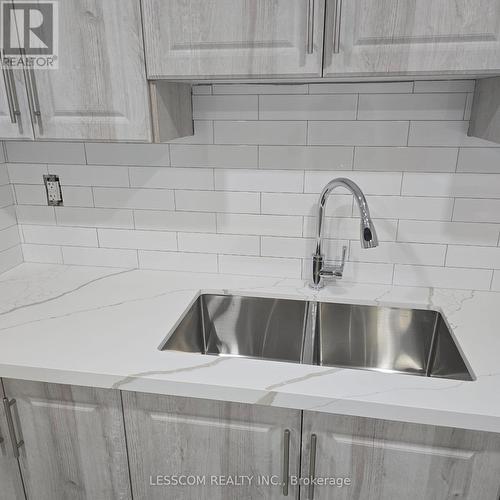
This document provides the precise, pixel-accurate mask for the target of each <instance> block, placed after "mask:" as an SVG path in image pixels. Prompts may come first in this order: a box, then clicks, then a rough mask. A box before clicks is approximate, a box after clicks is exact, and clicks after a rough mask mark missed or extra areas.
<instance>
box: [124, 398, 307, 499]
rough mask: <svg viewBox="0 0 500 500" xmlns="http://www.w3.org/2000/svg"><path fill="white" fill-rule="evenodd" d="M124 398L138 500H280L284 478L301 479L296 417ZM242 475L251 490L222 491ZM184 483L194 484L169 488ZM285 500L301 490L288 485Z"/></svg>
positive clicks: (258, 409)
mask: <svg viewBox="0 0 500 500" xmlns="http://www.w3.org/2000/svg"><path fill="white" fill-rule="evenodd" d="M122 394H123V407H124V413H125V426H126V431H127V444H128V451H129V460H130V473H131V477H132V491H133V496H134V499H135V500H157V499H158V500H159V499H172V498H175V499H176V500H184V499H186V500H191V499H197V500H234V499H235V498H266V499H281V498H284V497H285V495H284V491H283V484H282V483H283V482H286V481H284V478H285V477H286V476H287V471H288V473H289V474H290V475H294V476H298V472H299V456H300V415H301V412H300V411H298V410H287V409H282V408H271V407H267V406H257V405H246V404H238V403H225V402H220V401H209V400H203V399H193V398H182V397H173V396H158V395H151V394H142V393H134V392H123V393H122ZM287 449H288V451H287ZM241 476H250V477H251V478H252V480H251V484H250V480H248V479H245V478H243V479H240V483H241V484H240V485H230V484H228V485H226V486H224V485H222V484H221V481H224V480H226V479H225V478H231V477H233V478H239V477H241ZM182 477H184V479H183V480H184V482H186V481H188V480H189V481H195V483H194V484H192V485H174V484H172V483H171V484H170V485H167V484H166V481H167V480H169V481H171V482H173V481H175V478H178V479H179V480H180V479H181V478H182ZM190 477H191V478H195V479H189V478H190ZM214 478H215V479H214ZM267 480H269V481H270V482H271V483H275V484H274V485H273V484H269V485H268V484H264V483H265V481H267ZM287 498H298V488H297V487H296V486H293V485H292V484H289V487H288V496H287Z"/></svg>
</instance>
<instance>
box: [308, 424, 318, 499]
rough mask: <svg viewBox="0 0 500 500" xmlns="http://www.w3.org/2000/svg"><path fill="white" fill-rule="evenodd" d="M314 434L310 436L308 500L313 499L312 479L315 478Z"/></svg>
mask: <svg viewBox="0 0 500 500" xmlns="http://www.w3.org/2000/svg"><path fill="white" fill-rule="evenodd" d="M317 440H318V438H317V436H316V434H311V448H310V450H309V481H310V482H309V495H308V496H309V500H313V498H314V482H313V480H314V478H315V477H316V442H317Z"/></svg>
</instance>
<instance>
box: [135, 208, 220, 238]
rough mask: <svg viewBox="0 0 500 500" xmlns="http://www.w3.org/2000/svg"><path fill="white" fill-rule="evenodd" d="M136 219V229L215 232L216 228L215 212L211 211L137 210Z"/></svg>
mask: <svg viewBox="0 0 500 500" xmlns="http://www.w3.org/2000/svg"><path fill="white" fill-rule="evenodd" d="M134 219H135V227H136V229H152V230H163V231H189V232H198V233H209V232H212V233H215V229H216V225H215V214H211V213H201V212H166V211H155V210H136V211H135V212H134Z"/></svg>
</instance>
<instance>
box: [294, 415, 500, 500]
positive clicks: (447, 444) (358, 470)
mask: <svg viewBox="0 0 500 500" xmlns="http://www.w3.org/2000/svg"><path fill="white" fill-rule="evenodd" d="M314 436H315V437H314ZM314 441H316V451H315V453H314ZM302 442H303V449H302V464H303V465H302V466H303V470H302V476H303V477H308V476H310V475H313V476H315V477H316V478H318V479H319V478H331V477H335V478H349V479H350V482H351V484H350V485H348V486H342V487H338V486H332V485H329V486H319V485H316V486H315V487H314V491H311V489H310V488H303V489H302V490H301V498H302V499H311V498H314V499H315V500H320V499H330V498H335V499H340V500H342V499H344V500H347V499H349V500H358V499H363V500H401V499H411V500H429V499H434V498H435V499H443V500H444V499H452V498H453V499H456V500H496V499H498V498H499V494H500V434H493V433H487V432H476V431H467V430H463V429H454V428H447V427H433V426H428V425H417V424H407V423H402V422H390V421H387V420H376V419H369V418H360V417H352V416H342V415H328V414H322V413H315V412H308V411H306V412H304V420H303V438H302ZM311 443H312V446H311ZM311 448H313V450H312V452H311ZM311 459H312V461H313V462H315V464H314V465H315V467H314V466H313V467H312V468H313V469H314V470H313V471H311Z"/></svg>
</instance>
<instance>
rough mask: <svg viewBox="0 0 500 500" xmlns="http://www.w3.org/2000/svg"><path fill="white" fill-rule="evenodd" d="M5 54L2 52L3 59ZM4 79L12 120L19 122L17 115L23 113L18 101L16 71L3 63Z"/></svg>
mask: <svg viewBox="0 0 500 500" xmlns="http://www.w3.org/2000/svg"><path fill="white" fill-rule="evenodd" d="M4 57H5V54H3V53H2V59H4ZM2 74H3V81H4V83H5V92H6V94H7V104H8V106H9V115H10V121H11V122H12V123H17V117H18V116H19V115H20V114H21V112H20V111H19V104H18V102H17V92H16V82H15V80H14V72H13V71H12V68H6V67H5V64H4V63H2Z"/></svg>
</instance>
